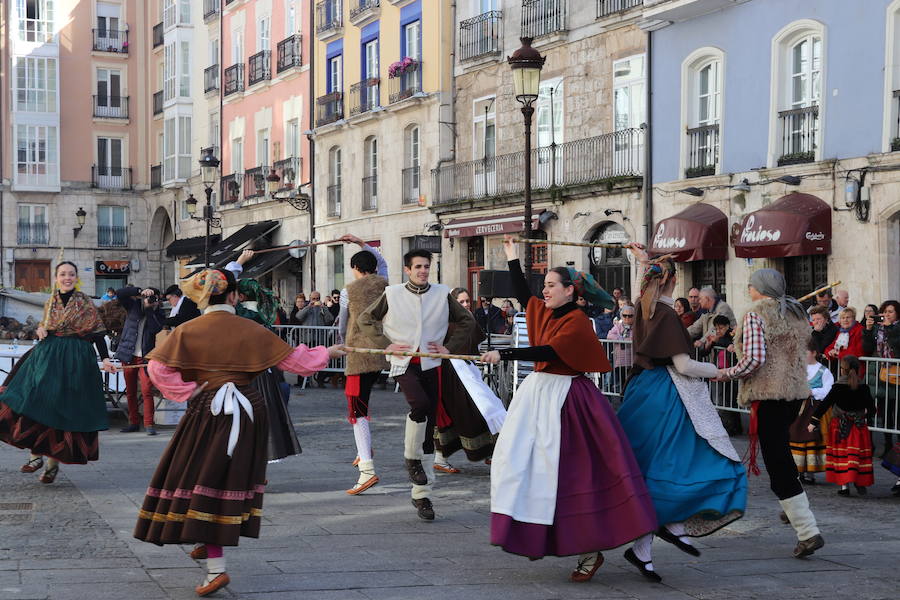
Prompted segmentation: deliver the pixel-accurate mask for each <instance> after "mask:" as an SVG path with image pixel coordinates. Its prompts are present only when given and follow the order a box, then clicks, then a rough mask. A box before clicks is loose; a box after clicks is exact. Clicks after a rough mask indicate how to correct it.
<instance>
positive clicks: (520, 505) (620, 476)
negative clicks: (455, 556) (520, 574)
mask: <svg viewBox="0 0 900 600" xmlns="http://www.w3.org/2000/svg"><path fill="white" fill-rule="evenodd" d="M503 248H504V251H505V252H506V257H507V259H508V261H509V271H510V276H511V279H512V284H513V289H514V290H515V292H516V298H517V299H518V301H519V302H520V303H521V305H522V306H523V307H526V310H525V318H526V321H527V325H528V337H529V340H531V343H532V344H533V345H532V346H531V347H530V348H508V349H503V350H499V351H498V350H492V351H490V352H487V353H485V354H484V355H483V356H482V357H481V360H482V361H484V362H488V363H497V362H498V361H500V360H528V361H535V363H534V372H532V373H531V374H529V375H528V377H526V378H525V381H523V382H522V385H521V386H520V387H519V389H518V391H517V392H516V394H515V396H514V397H513V400H512V403H511V404H510V409H509V414H508V415H507V417H506V422H505V423H504V425H503V429H502V430H501V431H500V437H499V438H498V439H497V444H496V446H495V448H494V457H493V463H492V465H491V543H492V544H494V545H497V546H501V547H502V548H503V549H504V550H506V551H507V552H512V553H514V554H519V555H522V556H527V557H529V558H531V559H538V558H542V557H544V556H573V555H581V556H580V558H579V561H578V565H577V567H576V568H575V570H574V571H573V572H572V574H571V575H570V579H571V580H572V581H579V582H584V581H589V580H590V579H591V578H592V577H593V576H594V573H595V572H596V571H597V569H599V568H600V565H601V564H603V555H602V554H601V551H602V550H607V549H610V548H615V547H616V546H621V545H622V544H625V543H628V542H630V541H633V540H635V539H637V538H639V537H641V536H643V535H645V534H647V533H648V532H651V531H653V530H654V529H656V516H655V514H654V512H653V504H652V502H651V499H650V495H649V493H648V492H647V487H646V485H645V484H644V479H643V477H642V476H641V471H640V467H639V466H638V463H637V461H636V460H635V457H634V454H633V453H632V451H631V447H630V445H629V443H628V438H626V437H625V432H624V431H622V427H621V426H620V425H619V421H618V420H617V419H616V416H615V414H614V413H613V411H612V408H611V407H610V404H609V401H608V400H607V399H606V398H605V397H604V396H603V394H602V393H601V392H600V390H598V389H597V386H595V385H594V384H593V383H592V382H591V380H590V379H588V378H587V377H585V376H584V374H585V373H587V372H591V373H606V372H609V370H610V365H609V361H608V360H607V358H606V353H605V352H604V351H603V348H602V347H601V345H600V342H599V340H598V339H597V336H596V335H595V334H594V329H593V327H592V326H591V323H590V320H589V319H588V317H587V315H585V314H584V313H583V312H582V311H581V310H579V309H578V305H577V304H576V303H575V300H576V299H577V298H578V297H579V296H583V297H585V298H587V299H588V300H589V301H590V302H591V303H592V304H594V305H596V306H602V307H604V308H611V307H612V306H613V302H612V299H611V298H610V296H609V295H608V294H607V293H606V292H605V291H604V290H603V289H602V288H600V287H599V286H598V285H597V284H596V282H595V281H594V280H593V278H592V277H591V276H590V275H585V274H583V273H579V272H577V271H575V270H574V269H570V268H566V267H557V268H555V269H552V270H551V271H550V272H548V273H547V275H546V276H545V277H544V290H543V300H542V299H540V298H537V297H533V296H532V294H531V290H529V288H528V284H527V282H526V280H525V276H524V275H523V273H522V270H521V268H520V266H519V260H518V255H517V249H516V246H515V244H514V243H513V241H512V238H510V237H509V236H506V238H505V239H504V243H503Z"/></svg>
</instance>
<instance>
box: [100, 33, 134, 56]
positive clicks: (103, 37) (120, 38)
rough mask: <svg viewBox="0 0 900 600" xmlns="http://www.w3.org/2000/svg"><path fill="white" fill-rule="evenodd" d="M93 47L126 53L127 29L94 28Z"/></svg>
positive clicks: (104, 50)
mask: <svg viewBox="0 0 900 600" xmlns="http://www.w3.org/2000/svg"><path fill="white" fill-rule="evenodd" d="M93 33H94V45H93V49H94V50H97V51H100V52H119V53H122V54H128V31H127V30H125V31H120V30H117V29H94V30H93Z"/></svg>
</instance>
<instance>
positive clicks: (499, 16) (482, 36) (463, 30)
mask: <svg viewBox="0 0 900 600" xmlns="http://www.w3.org/2000/svg"><path fill="white" fill-rule="evenodd" d="M502 29H503V11H500V10H492V11H490V12H486V13H483V14H480V15H478V16H477V17H474V18H472V19H466V20H465V21H460V22H459V60H472V59H475V58H479V57H482V56H488V55H491V54H500V50H501V45H502V42H501V40H502V39H503V31H502Z"/></svg>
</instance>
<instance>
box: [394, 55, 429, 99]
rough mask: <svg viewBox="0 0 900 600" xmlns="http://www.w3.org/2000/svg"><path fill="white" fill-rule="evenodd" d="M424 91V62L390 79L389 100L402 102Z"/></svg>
mask: <svg viewBox="0 0 900 600" xmlns="http://www.w3.org/2000/svg"><path fill="white" fill-rule="evenodd" d="M421 91H422V63H421V62H418V63H416V64H415V67H411V68H408V69H407V70H406V71H404V72H403V73H400V75H398V76H397V77H390V78H389V79H388V102H390V103H391V104H393V103H394V102H400V101H401V100H406V99H407V98H409V97H411V96H414V95H415V94H418V93H419V92H421Z"/></svg>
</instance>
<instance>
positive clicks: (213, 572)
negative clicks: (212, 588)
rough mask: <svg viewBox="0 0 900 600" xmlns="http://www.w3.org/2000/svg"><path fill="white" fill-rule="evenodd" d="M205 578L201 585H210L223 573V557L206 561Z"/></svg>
mask: <svg viewBox="0 0 900 600" xmlns="http://www.w3.org/2000/svg"><path fill="white" fill-rule="evenodd" d="M206 571H207V573H206V578H205V579H204V580H203V584H202V585H206V584H208V583H211V582H212V580H213V579H215V578H216V577H218V576H219V575H221V574H222V573H224V572H225V557H224V556H222V557H219V558H208V559H206Z"/></svg>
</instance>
